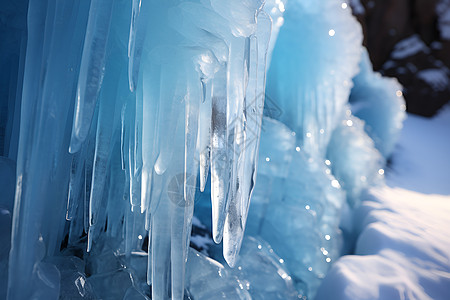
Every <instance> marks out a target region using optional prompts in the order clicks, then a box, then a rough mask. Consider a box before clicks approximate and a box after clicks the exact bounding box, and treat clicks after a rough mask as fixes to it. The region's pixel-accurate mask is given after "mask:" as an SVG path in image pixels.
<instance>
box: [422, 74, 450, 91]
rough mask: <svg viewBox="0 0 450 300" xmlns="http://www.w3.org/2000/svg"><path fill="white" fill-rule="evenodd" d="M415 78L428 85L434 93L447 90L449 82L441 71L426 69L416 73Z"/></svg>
mask: <svg viewBox="0 0 450 300" xmlns="http://www.w3.org/2000/svg"><path fill="white" fill-rule="evenodd" d="M417 77H418V78H420V79H422V80H423V81H425V82H426V83H428V84H429V85H430V86H431V87H432V88H433V89H434V90H435V91H444V90H446V89H447V87H448V84H449V80H448V76H447V73H445V71H444V70H442V69H426V70H422V71H420V72H418V73H417Z"/></svg>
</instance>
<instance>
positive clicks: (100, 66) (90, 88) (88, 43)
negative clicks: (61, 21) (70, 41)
mask: <svg viewBox="0 0 450 300" xmlns="http://www.w3.org/2000/svg"><path fill="white" fill-rule="evenodd" d="M113 4H114V0H93V1H92V2H91V8H90V12H89V20H88V25H87V30H86V38H85V41H84V48H83V57H82V59H81V66H80V75H79V77H78V78H79V79H78V88H77V96H76V106H75V112H74V114H75V116H74V120H73V128H72V138H71V141H70V146H69V151H70V152H71V153H75V152H78V151H79V150H80V148H81V144H82V143H83V142H84V140H85V139H86V137H87V135H88V132H89V127H90V124H91V120H92V116H93V114H94V109H95V103H96V102H97V97H98V94H99V92H100V86H101V84H102V80H103V74H104V66H105V51H106V44H107V41H108V35H109V28H110V24H111V16H112V8H113Z"/></svg>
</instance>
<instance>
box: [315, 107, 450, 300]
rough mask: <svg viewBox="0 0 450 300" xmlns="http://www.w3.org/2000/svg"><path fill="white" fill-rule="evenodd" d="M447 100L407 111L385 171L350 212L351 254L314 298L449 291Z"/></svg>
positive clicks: (428, 295) (431, 295)
mask: <svg viewBox="0 0 450 300" xmlns="http://www.w3.org/2000/svg"><path fill="white" fill-rule="evenodd" d="M448 128H450V107H449V106H447V107H446V108H444V109H443V110H442V111H441V113H440V114H439V115H438V116H436V117H434V118H433V119H425V118H422V117H418V116H413V115H409V117H408V119H407V120H406V122H405V127H404V130H403V133H402V135H401V137H400V141H399V145H398V147H397V149H396V152H394V156H393V158H392V166H391V169H390V170H388V171H387V176H386V181H387V185H386V186H383V187H379V188H373V189H371V190H370V191H369V192H368V194H367V196H366V197H365V200H364V201H363V202H362V204H361V206H360V207H359V208H358V209H357V210H356V212H355V227H356V228H360V234H359V237H358V240H357V243H356V249H355V254H356V255H348V256H343V257H341V258H340V259H339V260H338V261H337V262H336V263H335V264H334V266H333V267H332V268H331V270H330V272H329V273H328V274H327V276H326V278H325V279H324V282H323V284H322V286H321V288H320V290H319V292H318V294H317V297H316V299H337V300H339V299H360V300H363V299H364V300H366V299H389V300H395V299H421V300H422V299H434V300H438V299H448V296H449V295H450V251H449V250H448V249H450V237H449V235H448V228H450V187H449V185H448V183H449V179H450V176H449V175H448V170H449V168H450V160H449V159H448V153H449V152H450V135H449V134H448Z"/></svg>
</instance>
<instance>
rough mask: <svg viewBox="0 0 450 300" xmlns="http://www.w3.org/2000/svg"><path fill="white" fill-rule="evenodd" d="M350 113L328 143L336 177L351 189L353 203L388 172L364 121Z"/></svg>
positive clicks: (346, 188) (357, 201) (355, 203)
mask: <svg viewBox="0 0 450 300" xmlns="http://www.w3.org/2000/svg"><path fill="white" fill-rule="evenodd" d="M347 112H348V115H347V116H346V117H345V118H343V120H342V121H341V122H340V123H339V125H338V126H337V128H336V129H335V131H334V132H333V135H332V137H331V140H330V144H329V145H328V151H327V157H328V159H329V161H330V166H331V170H332V172H333V174H334V175H335V176H336V179H338V180H339V183H340V184H341V185H342V187H343V188H344V189H345V191H346V192H347V199H348V201H349V204H350V206H352V207H354V206H356V205H358V204H359V201H360V196H361V193H362V192H363V191H364V190H365V189H367V188H368V187H370V186H373V185H374V183H375V182H376V181H377V180H378V179H379V177H380V176H382V175H383V174H384V170H383V167H384V164H385V160H384V158H383V157H382V155H381V154H380V153H379V151H378V150H377V149H376V148H375V145H374V142H373V140H372V139H371V138H370V137H369V136H368V135H367V134H366V132H365V131H364V122H363V121H361V120H360V119H358V118H357V117H354V116H351V115H350V110H347Z"/></svg>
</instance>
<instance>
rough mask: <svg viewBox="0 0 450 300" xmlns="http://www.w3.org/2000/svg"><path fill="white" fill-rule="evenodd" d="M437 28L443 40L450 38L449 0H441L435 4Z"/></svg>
mask: <svg viewBox="0 0 450 300" xmlns="http://www.w3.org/2000/svg"><path fill="white" fill-rule="evenodd" d="M436 13H437V15H438V28H439V31H440V34H441V38H442V39H443V40H450V0H441V1H440V2H439V3H438V4H437V5H436Z"/></svg>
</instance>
